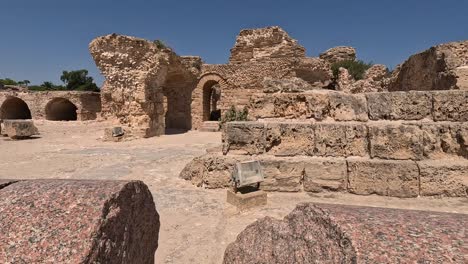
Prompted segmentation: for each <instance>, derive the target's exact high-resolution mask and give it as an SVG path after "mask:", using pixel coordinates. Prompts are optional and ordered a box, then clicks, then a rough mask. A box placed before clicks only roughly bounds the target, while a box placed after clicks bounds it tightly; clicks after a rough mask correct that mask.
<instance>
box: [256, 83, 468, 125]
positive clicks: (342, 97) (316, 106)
mask: <svg viewBox="0 0 468 264" xmlns="http://www.w3.org/2000/svg"><path fill="white" fill-rule="evenodd" d="M249 110H250V113H249V115H250V116H251V117H252V118H253V119H313V120H315V121H327V120H332V121H359V122H366V121H368V120H374V121H378V120H423V119H428V120H433V121H453V122H466V121H468V91H466V90H460V91H458V90H451V91H427V92H418V91H412V92H381V93H364V94H346V93H342V92H336V91H328V90H327V91H325V90H322V91H320V90H318V91H310V92H307V93H277V94H265V93H258V94H255V95H253V96H252V98H251V101H250V104H249Z"/></svg>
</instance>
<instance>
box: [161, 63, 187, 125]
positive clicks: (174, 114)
mask: <svg viewBox="0 0 468 264" xmlns="http://www.w3.org/2000/svg"><path fill="white" fill-rule="evenodd" d="M171 70H173V71H170V72H169V73H168V75H167V76H166V82H165V83H164V87H163V92H164V96H165V99H164V108H165V116H164V121H165V128H166V133H171V132H174V131H187V130H190V129H191V128H192V115H191V108H190V103H191V100H192V89H193V86H194V82H193V80H192V79H190V78H187V76H185V75H184V73H183V72H179V69H171Z"/></svg>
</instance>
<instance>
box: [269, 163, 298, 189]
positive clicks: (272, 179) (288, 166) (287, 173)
mask: <svg viewBox="0 0 468 264" xmlns="http://www.w3.org/2000/svg"><path fill="white" fill-rule="evenodd" d="M261 164H262V167H263V173H264V175H265V180H264V181H263V182H262V183H261V184H260V188H261V189H262V190H265V191H279V192H298V191H301V190H302V178H303V172H304V163H303V161H302V160H300V159H294V158H282V159H279V158H264V159H261Z"/></svg>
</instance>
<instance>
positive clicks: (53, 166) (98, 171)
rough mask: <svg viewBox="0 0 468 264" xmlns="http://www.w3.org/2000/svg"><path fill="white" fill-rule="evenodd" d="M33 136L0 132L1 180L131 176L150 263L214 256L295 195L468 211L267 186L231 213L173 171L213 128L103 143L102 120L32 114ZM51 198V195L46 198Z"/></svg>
mask: <svg viewBox="0 0 468 264" xmlns="http://www.w3.org/2000/svg"><path fill="white" fill-rule="evenodd" d="M36 125H37V127H38V128H39V131H40V132H41V135H40V136H39V137H38V138H36V139H30V140H23V141H11V140H9V139H8V138H0V147H1V149H2V151H1V152H0V179H2V178H3V179H8V178H10V179H12V178H14V179H32V178H62V179H115V180H124V179H125V180H127V179H135V180H142V181H144V182H145V183H146V184H147V185H148V186H149V188H150V190H151V192H152V193H153V196H154V199H155V203H156V206H157V210H158V212H159V214H160V215H161V231H160V238H159V241H160V242H159V248H158V250H157V253H156V262H157V263H221V261H222V257H223V253H224V249H225V248H226V246H227V245H228V244H229V243H230V242H232V241H234V239H235V238H236V236H237V234H238V233H240V232H241V231H242V230H243V229H244V228H245V227H246V226H247V225H248V224H250V223H252V222H253V221H255V220H256V219H258V218H261V217H263V216H266V215H269V216H273V217H277V218H282V217H283V216H285V215H286V214H287V213H289V212H290V211H291V210H292V209H293V208H294V207H295V205H296V204H297V203H299V202H305V201H310V202H321V203H344V204H354V205H368V206H379V207H393V208H403V209H420V210H433V211H443V212H455V213H464V214H468V199H466V198H417V199H398V198H387V197H379V196H356V195H350V194H343V193H323V194H306V193H269V194H268V195H269V196H268V199H269V201H268V205H267V206H266V207H264V208H258V209H254V210H251V211H248V212H237V211H236V209H235V208H233V207H232V206H230V205H228V204H226V202H225V200H226V191H225V190H206V189H201V188H197V187H194V186H192V185H191V184H190V183H189V182H186V181H184V180H181V179H179V178H178V175H179V172H180V171H181V170H182V168H183V167H184V165H185V164H186V163H187V162H189V161H190V160H191V159H192V158H193V157H195V156H198V155H201V154H203V153H204V152H205V149H206V148H209V147H214V146H217V145H219V144H220V142H221V135H220V133H203V132H188V133H184V134H174V135H165V136H161V137H154V138H149V139H138V140H133V141H128V142H119V143H114V142H103V141H102V140H101V137H102V134H103V129H104V127H106V126H109V124H106V123H97V122H94V121H88V122H51V121H36ZM52 198H53V197H52Z"/></svg>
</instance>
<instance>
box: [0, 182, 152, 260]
mask: <svg viewBox="0 0 468 264" xmlns="http://www.w3.org/2000/svg"><path fill="white" fill-rule="evenodd" d="M0 197H1V199H0V212H1V214H0V262H2V263H135V264H136V263H146V264H152V263H154V253H155V251H156V249H157V247H158V234H159V215H158V213H157V212H156V209H155V204H154V202H153V197H152V195H151V193H150V191H149V190H148V187H147V186H146V185H145V184H144V183H142V182H139V181H133V182H125V181H76V180H75V181H74V180H27V181H18V180H10V181H9V180H1V179H0Z"/></svg>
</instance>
